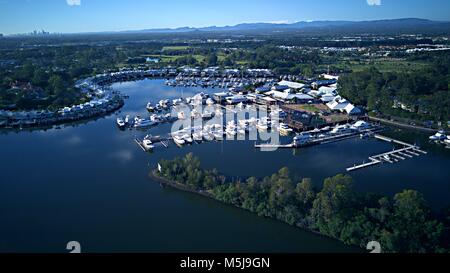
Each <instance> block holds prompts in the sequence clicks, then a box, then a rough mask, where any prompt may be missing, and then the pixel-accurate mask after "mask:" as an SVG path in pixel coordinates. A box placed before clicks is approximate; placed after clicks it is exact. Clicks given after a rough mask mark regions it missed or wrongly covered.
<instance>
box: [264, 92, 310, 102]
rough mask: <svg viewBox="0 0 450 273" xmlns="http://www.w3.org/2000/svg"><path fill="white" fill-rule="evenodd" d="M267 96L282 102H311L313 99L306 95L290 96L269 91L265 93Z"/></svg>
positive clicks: (285, 93)
mask: <svg viewBox="0 0 450 273" xmlns="http://www.w3.org/2000/svg"><path fill="white" fill-rule="evenodd" d="M266 94H267V95H269V96H271V97H272V98H274V99H282V100H294V99H298V100H313V99H314V98H313V97H311V96H310V95H307V94H302V93H298V94H290V93H287V92H280V91H270V92H268V93H266Z"/></svg>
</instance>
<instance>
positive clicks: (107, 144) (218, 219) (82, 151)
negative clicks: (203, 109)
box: [0, 80, 450, 253]
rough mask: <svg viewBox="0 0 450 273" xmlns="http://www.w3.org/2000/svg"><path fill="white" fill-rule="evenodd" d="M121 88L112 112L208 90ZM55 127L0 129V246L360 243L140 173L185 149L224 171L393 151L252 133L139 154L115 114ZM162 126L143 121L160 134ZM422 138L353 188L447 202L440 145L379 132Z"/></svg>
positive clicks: (227, 248) (299, 247)
mask: <svg viewBox="0 0 450 273" xmlns="http://www.w3.org/2000/svg"><path fill="white" fill-rule="evenodd" d="M113 87H114V88H115V89H117V90H120V91H122V92H123V93H124V94H127V95H129V96H130V98H129V99H127V100H126V101H125V106H124V108H122V109H121V111H120V115H125V114H132V115H135V114H141V115H144V114H145V113H146V110H145V105H146V103H147V101H152V102H156V101H159V100H160V99H163V98H177V97H180V95H181V94H182V95H184V96H192V95H193V94H195V93H198V92H202V91H203V92H209V93H211V92H218V89H203V88H193V87H188V88H183V87H175V88H174V87H168V86H165V85H164V81H163V80H142V81H138V82H126V83H118V84H114V85H113ZM117 114H118V113H116V114H114V115H110V116H108V117H104V118H101V119H97V120H94V121H89V122H85V123H79V124H76V125H68V126H63V127H62V128H60V129H56V128H52V129H47V130H33V131H26V130H24V131H20V132H5V131H3V132H1V133H0V143H1V144H0V145H1V154H0V163H1V172H0V217H1V219H2V223H1V225H0V234H1V235H0V236H1V237H0V252H67V250H66V249H65V246H66V243H67V242H69V241H78V242H80V244H81V247H82V251H83V252H92V253H95V252H185V251H188V252H189V251H194V252H202V251H220V252H276V253H278V252H359V251H361V250H360V249H358V248H354V247H348V246H345V245H343V244H342V243H340V242H338V241H336V240H332V239H329V238H326V237H322V236H319V235H316V234H313V233H311V232H308V231H305V230H301V229H298V228H294V227H290V226H288V225H286V224H283V223H280V222H277V221H275V220H272V219H266V218H261V217H258V216H256V215H253V214H251V213H249V212H246V211H243V210H240V209H237V208H234V207H230V206H227V205H223V204H221V203H219V202H216V201H213V200H209V199H207V198H204V197H201V196H197V195H194V194H190V193H186V192H181V191H177V190H174V189H168V188H161V187H160V185H159V184H158V183H154V182H153V181H151V180H150V179H149V177H148V173H149V171H150V170H151V169H154V168H155V165H156V163H157V162H158V161H159V160H160V159H161V158H166V159H172V158H174V157H175V156H181V155H184V154H186V153H189V152H193V153H194V154H195V155H196V156H198V157H199V158H200V159H201V161H202V165H203V167H205V168H217V169H218V170H219V171H220V172H222V173H224V174H226V175H229V176H252V175H253V176H259V177H261V176H265V175H268V174H271V173H273V172H275V171H277V170H278V169H280V168H281V167H283V166H287V167H289V168H290V169H291V171H292V173H293V174H294V175H296V176H297V177H310V178H312V179H313V182H314V183H315V184H316V185H317V186H320V185H321V183H322V181H323V179H324V178H325V177H328V176H332V175H335V174H337V173H342V172H345V168H346V167H349V166H352V165H353V164H354V163H361V162H362V161H363V160H364V159H366V160H367V158H368V156H370V155H372V154H375V153H378V152H382V151H386V150H389V149H391V148H392V147H391V145H390V144H388V143H385V142H382V141H377V140H373V139H364V140H361V139H354V140H347V141H343V142H337V143H334V144H329V145H322V146H316V147H310V148H305V149H300V150H296V151H293V150H290V149H289V150H278V151H276V152H261V151H258V150H256V149H254V148H253V142H252V141H224V142H209V143H204V144H200V145H197V144H195V145H191V146H187V147H183V148H178V147H177V146H176V145H174V144H173V143H171V144H170V146H169V148H163V147H158V148H157V149H156V150H155V151H154V152H153V153H152V154H148V153H144V152H143V151H142V150H141V149H140V148H139V147H138V146H137V145H136V143H135V142H134V141H133V139H134V137H136V136H138V137H142V136H144V135H145V134H146V133H145V132H136V131H132V130H126V131H120V130H118V128H117V127H116V126H115V119H116V117H117V116H116V115H117ZM169 131H170V125H169V124H166V125H162V126H158V127H155V128H152V129H150V131H149V132H150V133H151V134H153V135H158V134H165V133H168V132H169ZM386 134H388V135H390V136H396V137H399V138H401V139H402V140H405V141H409V142H417V143H418V144H423V148H424V149H425V150H427V151H428V152H429V153H428V155H425V156H421V157H418V158H415V159H412V160H407V161H404V162H401V163H399V164H394V165H389V164H384V165H379V166H375V167H371V168H368V169H365V170H362V171H358V172H355V173H352V176H353V177H354V178H355V186H356V188H357V189H358V190H360V191H369V192H376V193H380V194H388V195H392V194H394V193H396V192H398V191H401V190H403V189H405V188H408V189H416V190H419V191H421V192H422V193H423V194H424V195H425V198H426V199H427V200H428V202H429V204H430V206H432V207H433V208H435V209H440V208H442V207H445V206H448V205H450V204H449V203H450V202H449V201H448V200H450V199H449V197H450V182H449V181H450V179H449V178H450V171H449V169H448V167H450V152H449V151H448V150H445V149H443V148H441V147H436V146H434V145H429V144H428V143H427V142H426V138H427V137H426V136H425V135H422V134H414V133H410V132H405V131H402V130H390V131H388V132H386Z"/></svg>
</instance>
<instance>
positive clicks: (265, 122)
mask: <svg viewBox="0 0 450 273" xmlns="http://www.w3.org/2000/svg"><path fill="white" fill-rule="evenodd" d="M269 125H270V120H269V118H267V117H263V118H261V119H260V120H259V121H258V123H257V124H256V128H258V130H261V131H267V130H268V129H269Z"/></svg>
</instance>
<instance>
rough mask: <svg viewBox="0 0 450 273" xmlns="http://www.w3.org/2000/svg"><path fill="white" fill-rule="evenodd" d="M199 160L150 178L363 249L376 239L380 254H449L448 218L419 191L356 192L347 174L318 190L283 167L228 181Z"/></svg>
mask: <svg viewBox="0 0 450 273" xmlns="http://www.w3.org/2000/svg"><path fill="white" fill-rule="evenodd" d="M200 165H201V164H200V160H199V159H198V158H196V157H194V156H193V154H187V155H186V156H185V157H183V158H180V157H178V158H175V159H173V160H162V161H161V162H160V166H161V172H156V171H155V172H154V173H153V174H154V175H156V176H158V177H161V178H163V179H164V180H165V181H170V183H171V184H172V185H174V186H176V185H180V187H178V188H184V189H188V190H189V191H193V192H197V193H202V194H203V195H205V193H207V195H208V196H210V197H212V198H214V199H216V200H218V201H221V202H223V203H226V204H230V205H233V206H236V207H239V208H242V209H245V210H248V211H251V212H253V213H256V214H258V215H259V216H264V217H270V218H274V219H278V220H280V221H283V222H285V223H287V224H289V225H292V226H297V227H300V228H305V229H308V230H311V231H314V232H318V233H320V234H322V235H326V236H329V237H332V238H335V239H338V240H340V241H342V242H344V243H345V244H348V245H354V246H359V247H362V248H365V247H366V245H367V243H368V242H370V241H373V240H375V241H378V242H380V244H381V246H382V250H383V252H388V253H391V252H394V253H397V252H398V253H448V252H449V244H448V239H449V222H450V221H449V220H450V214H449V213H448V212H447V214H446V215H439V216H437V215H436V214H435V213H434V212H433V211H432V210H431V209H430V208H429V207H427V205H426V202H425V200H424V197H423V196H422V194H421V193H419V192H417V191H414V190H404V191H402V192H400V193H398V194H396V195H395V196H394V197H392V198H391V197H387V196H380V195H376V194H369V193H360V192H356V191H355V190H354V188H353V180H352V178H351V177H350V176H348V175H342V174H339V175H336V176H334V177H330V178H326V179H325V180H324V181H323V187H322V188H321V189H317V188H315V187H314V186H313V184H312V181H311V179H308V178H303V179H301V180H300V181H295V180H294V179H293V178H292V177H291V175H290V173H289V170H288V169H287V168H282V169H280V170H279V171H278V172H277V173H274V174H273V175H271V176H267V177H264V178H256V177H249V178H247V179H243V180H238V181H231V180H230V179H229V178H227V177H226V176H224V175H222V174H220V173H219V172H218V171H217V170H203V169H202V168H201V166H200Z"/></svg>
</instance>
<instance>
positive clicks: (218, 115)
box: [216, 108, 223, 117]
mask: <svg viewBox="0 0 450 273" xmlns="http://www.w3.org/2000/svg"><path fill="white" fill-rule="evenodd" d="M216 116H217V117H221V116H223V111H222V109H220V108H217V109H216Z"/></svg>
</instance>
